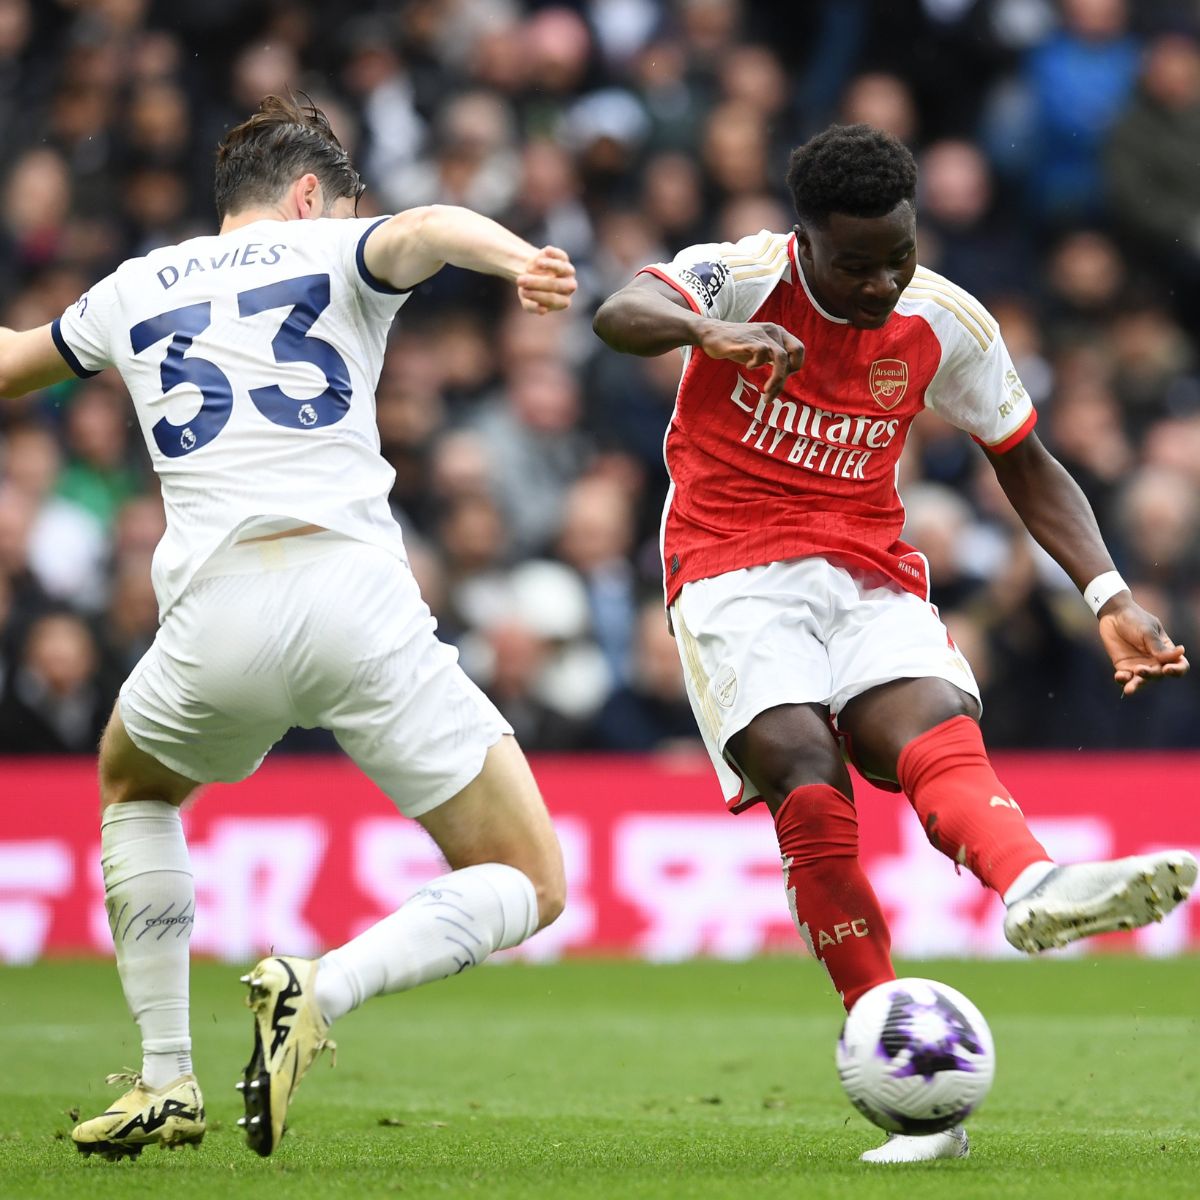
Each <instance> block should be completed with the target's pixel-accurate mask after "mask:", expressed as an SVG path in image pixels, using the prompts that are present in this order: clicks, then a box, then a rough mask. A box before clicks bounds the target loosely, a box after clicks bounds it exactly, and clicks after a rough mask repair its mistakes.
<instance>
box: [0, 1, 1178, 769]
mask: <svg viewBox="0 0 1200 1200" xmlns="http://www.w3.org/2000/svg"><path fill="white" fill-rule="evenodd" d="M1198 31H1200V4H1197V3H1196V2H1195V0H1187V2H1184V0H1177V2H1171V0H1139V2H1138V3H1136V4H1134V3H1126V2H1125V0H1062V2H1061V3H1054V2H1051V0H808V2H804V0H796V2H793V3H789V4H787V5H776V4H767V3H748V2H745V3H738V2H737V0H662V2H656V0H592V2H586V0H580V2H578V3H552V4H538V3H517V2H515V0H411V2H408V3H400V2H392V3H384V2H379V0H376V2H372V0H340V3H338V4H336V5H334V4H328V3H321V2H318V0H158V2H153V0H0V323H2V324H4V325H8V326H12V327H16V328H27V327H30V326H33V325H36V324H39V323H42V322H45V321H48V320H51V319H53V318H54V317H56V316H58V315H59V314H60V313H61V312H62V310H63V309H64V308H65V307H66V306H67V305H68V304H70V303H71V302H73V301H74V300H75V299H76V298H77V296H78V295H79V294H80V293H81V292H83V291H85V290H86V289H87V287H88V286H89V284H90V283H91V282H92V281H93V280H95V279H96V278H98V277H100V276H102V275H103V274H105V273H107V272H108V271H109V270H111V269H112V268H113V267H114V266H115V265H116V264H117V263H118V262H119V261H120V260H121V259H123V258H125V257H127V256H130V255H135V254H139V253H142V252H144V251H147V250H149V249H150V248H152V247H155V246H158V245H160V244H163V243H166V242H173V241H177V240H179V239H181V238H186V237H188V236H191V235H193V234H198V233H206V232H211V231H212V230H213V229H214V227H215V214H214V212H213V209H212V201H211V187H210V175H211V163H212V154H213V149H214V147H215V144H216V142H217V141H218V139H219V138H220V137H221V135H222V132H223V130H225V129H226V128H227V127H228V126H230V125H231V124H234V123H236V122H238V121H240V120H242V119H243V118H244V117H245V116H247V115H248V114H249V113H250V112H251V111H253V109H254V108H255V106H256V105H257V102H258V100H259V98H260V97H261V96H262V95H264V94H265V93H268V92H279V91H282V90H284V89H285V88H288V87H292V88H298V89H304V90H305V91H306V92H308V94H309V95H311V96H312V98H313V100H314V101H315V102H316V103H317V104H319V105H320V106H322V107H323V108H324V109H325V110H326V111H327V112H328V113H329V115H330V117H331V119H332V121H333V123H334V126H335V128H336V130H337V131H338V133H339V136H340V137H341V139H342V140H343V142H344V143H345V144H346V145H347V147H348V148H350V149H351V151H352V153H353V154H354V156H355V158H356V160H357V162H358V164H359V166H360V168H361V170H362V172H363V175H364V178H365V179H366V180H367V182H368V185H369V190H368V192H367V194H366V196H365V197H364V199H363V202H362V204H361V205H360V212H361V213H362V214H364V215H367V214H370V213H374V212H380V213H386V212H392V211H395V210H398V209H402V208H405V207H408V206H411V205H416V204H424V203H428V202H433V201H438V202H445V203H454V204H464V205H468V206H470V207H472V208H474V209H477V210H479V211H482V212H484V213H487V214H488V215H490V216H493V217H495V218H497V219H498V220H500V221H503V222H505V223H506V224H508V225H510V226H511V227H513V228H515V229H516V230H518V231H519V232H521V233H522V234H523V235H525V236H526V237H528V238H529V239H531V240H532V241H534V242H536V243H545V242H552V243H554V244H557V245H559V246H562V247H564V248H565V249H567V250H568V251H569V252H570V254H571V255H572V257H573V258H574V259H575V261H576V263H577V265H578V268H579V273H580V279H581V289H580V293H579V296H578V298H577V300H578V302H577V304H576V306H575V309H574V310H573V313H572V314H571V315H570V317H569V318H568V319H554V320H538V319H536V318H528V317H525V316H523V315H522V314H521V313H520V312H519V311H517V310H516V309H515V308H514V305H513V303H512V298H511V296H509V295H508V293H507V289H506V288H505V287H504V286H502V285H500V284H498V283H497V284H493V283H492V282H491V281H486V280H483V281H481V280H479V279H478V278H476V277H470V276H467V275H464V274H462V273H458V272H454V271H446V272H443V273H442V274H441V275H439V276H437V277H436V278H435V279H434V280H432V281H430V282H429V283H427V284H425V285H423V286H422V287H420V288H419V289H418V291H417V294H416V295H415V296H414V297H413V299H412V300H411V301H410V302H409V303H408V305H407V306H406V307H405V308H404V309H403V310H402V312H401V314H400V318H399V320H398V322H397V324H396V327H395V329H394V333H393V336H392V340H391V343H390V347H389V351H388V356H387V361H386V363H385V366H384V370H383V376H382V379H381V381H380V385H379V395H378V404H379V424H380V430H381V434H382V441H383V452H384V454H385V455H386V457H387V458H388V460H389V461H390V462H391V463H392V465H393V466H394V467H395V469H396V485H395V488H394V491H393V493H392V504H393V507H394V510H395V513H396V516H397V518H398V520H399V521H400V523H401V524H402V526H403V527H404V532H405V537H406V539H407V542H408V546H409V549H410V553H411V556H412V561H413V565H414V568H415V570H416V572H417V575H418V577H419V579H420V582H421V585H422V588H423V590H424V593H425V596H426V598H427V599H428V601H429V603H430V605H431V606H432V608H433V610H434V612H435V614H436V615H437V617H438V620H439V623H440V627H441V632H442V636H443V637H444V638H446V639H447V640H450V641H453V642H454V643H456V644H457V645H458V646H459V648H460V650H461V652H462V658H463V662H464V664H465V665H466V667H467V669H468V671H469V672H470V673H471V674H472V675H473V676H474V677H475V679H476V680H477V681H478V682H479V683H480V684H481V686H482V687H483V688H484V689H485V690H486V691H487V692H488V693H489V695H491V696H492V698H493V699H494V700H495V701H496V703H497V704H498V705H499V707H500V708H501V710H502V711H503V712H504V713H505V715H506V716H507V717H508V719H509V720H510V721H511V722H512V724H513V725H514V727H515V728H516V731H517V733H518V735H519V737H520V739H521V741H522V743H523V745H524V746H525V747H526V748H527V749H529V750H531V751H581V750H589V751H602V750H624V751H640V752H654V751H675V750H679V749H681V748H683V749H689V748H690V749H694V748H695V747H696V746H697V745H698V743H696V742H695V740H694V731H693V724H692V718H691V715H690V713H689V711H688V707H687V703H686V700H685V697H684V693H683V685H682V680H681V677H680V671H679V663H678V659H677V657H676V654H675V650H674V646H673V643H672V642H671V640H670V637H669V635H668V634H667V631H666V627H665V623H664V620H663V616H662V609H661V576H660V567H659V561H658V545H657V530H658V522H659V516H660V512H661V507H662V501H663V496H664V492H665V488H666V476H665V472H664V468H663V464H662V439H663V434H664V431H665V427H666V424H667V420H668V418H669V415H670V411H671V406H672V403H673V399H674V392H675V387H676V384H677V381H678V375H679V366H680V363H679V358H678V356H677V355H674V354H670V355H667V356H664V357H663V358H661V359H652V360H644V361H643V360H634V359H630V358H624V357H620V356H617V355H615V354H612V353H611V352H609V351H607V350H606V349H605V348H604V347H603V346H601V344H600V343H599V342H598V341H597V340H596V339H595V338H594V337H593V335H592V334H591V330H590V318H591V314H592V312H593V311H594V309H595V307H596V305H597V304H598V303H599V302H600V301H601V300H602V299H603V298H604V297H605V296H606V295H607V294H608V293H609V292H611V291H613V290H615V289H616V288H618V287H619V286H621V285H622V284H624V283H625V282H626V281H627V280H628V279H629V278H630V277H631V276H632V274H633V273H634V272H635V271H636V270H637V269H638V268H639V267H640V266H642V265H643V264H645V263H648V262H653V261H658V260H662V259H665V258H669V257H670V256H672V255H673V254H674V253H675V252H676V251H677V250H678V249H680V248H681V247H682V246H685V245H687V244H689V243H692V242H698V241H707V240H714V239H729V240H733V239H737V238H739V237H742V236H744V235H746V234H748V233H753V232H757V231H758V230H759V229H762V228H769V229H774V230H784V229H787V228H789V227H790V226H791V224H792V223H793V220H794V217H793V214H792V213H791V212H790V211H789V208H788V203H787V196H786V193H785V191H784V189H783V186H782V177H783V173H784V168H785V163H786V158H787V155H788V152H789V150H790V149H791V148H792V147H793V146H794V145H796V144H797V143H799V142H800V141H803V140H804V139H806V138H807V137H809V136H810V135H811V134H813V133H815V132H817V131H819V130H820V129H821V128H823V127H824V126H825V125H827V124H828V123H829V122H831V121H842V122H851V121H868V122H870V123H872V124H875V125H878V126H881V127H883V128H885V129H888V130H890V131H891V132H892V133H894V134H896V135H897V136H898V137H900V138H902V139H903V140H904V141H905V142H907V143H908V144H909V145H910V146H911V147H912V149H913V151H914V153H915V154H916V155H917V158H918V162H919V165H920V170H921V176H920V196H919V217H920V222H919V223H920V248H921V257H922V259H923V261H924V263H925V264H926V265H928V266H930V267H932V268H934V269H935V270H938V271H941V272H943V273H945V274H947V275H949V276H950V277H951V278H952V279H954V280H955V281H956V282H957V283H959V284H960V285H962V286H963V287H965V288H967V289H968V290H970V291H972V292H974V293H975V294H976V295H977V296H978V297H979V298H980V299H981V300H983V301H984V302H985V303H986V304H987V305H988V306H989V307H990V308H991V310H992V311H993V312H994V314H995V315H996V317H997V319H998V320H999V322H1000V325H1001V327H1002V330H1003V334H1004V336H1005V338H1006V340H1007V342H1008V345H1009V348H1010V350H1011V352H1012V355H1013V358H1014V360H1015V361H1016V363H1017V367H1018V370H1019V371H1020V373H1021V376H1022V378H1023V381H1024V383H1025V385H1026V387H1027V388H1028V390H1029V391H1030V393H1031V394H1032V395H1033V397H1034V399H1035V402H1036V404H1037V407H1038V410H1039V413H1040V418H1041V419H1040V423H1039V426H1038V430H1039V433H1040V434H1041V436H1042V437H1043V438H1044V439H1045V440H1046V441H1047V442H1048V443H1049V444H1050V446H1051V447H1052V448H1053V450H1054V451H1055V453H1057V454H1058V455H1059V457H1060V458H1061V459H1062V460H1063V462H1064V463H1065V464H1066V465H1067V466H1068V468H1069V469H1070V470H1071V472H1072V473H1073V475H1074V476H1075V478H1076V479H1077V480H1078V481H1079V482H1080V484H1081V485H1082V487H1083V489H1084V490H1085V492H1086V493H1087V495H1088V497H1089V499H1090V500H1091V502H1092V504H1093V506H1094V508H1095V510H1096V513H1097V515H1098V517H1099V520H1100V523H1101V526H1102V528H1103V530H1104V532H1105V534H1106V537H1107V538H1108V541H1109V545H1110V546H1111V548H1112V550H1113V553H1114V555H1115V557H1116V559H1117V562H1118V566H1119V567H1120V569H1121V570H1122V572H1123V573H1124V575H1125V577H1126V578H1127V579H1128V580H1129V581H1130V583H1131V584H1132V585H1133V586H1134V590H1135V593H1136V594H1137V595H1138V598H1139V599H1140V600H1141V602H1142V603H1143V604H1145V605H1146V606H1147V607H1149V608H1150V609H1151V610H1153V611H1155V612H1157V613H1158V614H1159V615H1160V616H1161V617H1162V619H1163V621H1164V623H1165V624H1166V626H1167V628H1168V630H1169V631H1170V632H1171V634H1172V635H1173V636H1174V638H1175V639H1176V640H1177V641H1181V642H1183V643H1185V644H1187V645H1188V646H1189V647H1192V648H1193V650H1194V654H1193V657H1195V656H1196V655H1197V654H1200V639H1197V636H1196V635H1197V628H1198V626H1200V360H1198V351H1200V42H1198V40H1197V34H1198ZM902 475H903V478H902V483H903V496H904V500H905V504H906V506H907V512H908V528H907V531H906V533H905V537H906V538H907V539H908V540H910V541H912V542H914V543H915V544H916V545H918V546H919V547H921V548H922V549H923V550H924V551H925V552H926V554H927V555H928V557H929V559H930V562H931V565H932V569H933V580H934V594H933V598H934V601H935V602H936V603H937V604H938V605H939V607H940V609H941V612H942V615H943V617H944V618H945V620H946V622H947V624H948V626H949V627H950V629H951V631H952V633H953V635H954V637H955V638H956V640H957V641H958V642H959V644H960V645H961V646H962V648H963V650H964V652H965V653H966V654H967V656H968V657H969V658H970V660H971V662H972V663H973V665H974V668H975V671H976V674H977V675H978V677H979V681H980V683H981V685H982V689H983V695H984V701H985V713H984V718H983V724H984V728H985V733H986V736H987V738H988V740H989V742H990V743H991V744H992V745H993V746H995V747H1009V748H1025V749H1028V748H1052V747H1054V748H1069V749H1072V750H1074V749H1076V748H1081V747H1082V748H1095V747H1104V748H1109V749H1113V748H1151V747H1153V748H1168V747H1176V748H1196V747H1200V671H1196V672H1194V673H1193V675H1192V676H1191V677H1189V678H1188V679H1186V680H1184V681H1182V682H1179V683H1172V684H1170V685H1169V686H1163V687H1161V688H1156V689H1151V690H1148V691H1147V692H1146V693H1145V694H1144V695H1141V696H1139V697H1137V699H1136V700H1134V701H1130V702H1126V703H1118V702H1117V694H1116V691H1115V689H1114V687H1113V686H1112V685H1111V683H1110V670H1109V667H1108V664H1107V660H1106V658H1105V657H1104V655H1103V653H1102V651H1101V649H1100V646H1099V642H1098V640H1097V638H1096V634H1095V621H1094V619H1093V617H1092V615H1091V613H1090V612H1089V611H1088V609H1087V608H1086V607H1085V606H1084V604H1083V603H1082V601H1081V599H1080V598H1079V596H1078V594H1077V593H1076V591H1075V589H1074V588H1073V587H1072V586H1071V584H1070V583H1069V581H1068V580H1066V578H1065V577H1064V576H1063V575H1062V574H1061V572H1060V571H1058V569H1057V568H1056V567H1055V566H1054V565H1053V564H1052V563H1051V562H1049V561H1048V560H1047V558H1046V557H1045V556H1044V555H1043V554H1042V553H1041V552H1040V551H1039V550H1037V548H1036V547H1034V546H1033V545H1032V544H1031V542H1030V540H1029V539H1028V537H1027V536H1026V535H1025V534H1024V532H1023V531H1022V530H1021V528H1020V527H1019V525H1018V524H1017V523H1016V521H1015V518H1014V516H1013V514H1012V512H1011V510H1010V508H1009V507H1008V505H1007V503H1006V502H1005V500H1004V498H1003V496H1002V494H1001V493H1000V492H999V489H998V487H997V485H996V483H995V481H994V478H993V477H992V475H991V472H990V470H989V469H988V468H987V465H986V463H985V461H984V460H983V458H982V455H981V454H980V453H979V452H978V451H977V450H976V449H975V448H974V447H973V446H972V444H971V443H970V441H969V439H967V438H966V437H965V435H962V434H959V433H958V432H957V431H955V430H953V429H951V428H949V427H946V426H944V425H942V424H940V423H939V422H938V421H937V419H935V418H934V417H932V416H931V415H930V414H925V415H924V416H923V417H922V418H921V419H919V420H918V422H917V424H916V426H915V428H914V433H913V436H912V438H911V441H910V445H909V448H908V451H907V453H906V458H905V461H904V464H903V473H902ZM162 528H163V515H162V507H161V504H160V502H159V499H158V497H157V495H156V490H155V484H154V478H153V475H152V473H151V472H150V471H149V469H148V463H147V457H146V455H145V453H144V451H143V448H142V445H141V440H140V437H139V435H138V432H137V430H136V427H135V426H134V424H133V420H132V412H131V408H130V404H129V400H128V396H127V395H126V393H125V391H124V388H123V386H122V385H121V382H120V380H119V379H118V378H117V377H116V376H115V374H113V373H111V372H109V373H106V374H104V375H101V376H99V377H97V378H95V379H92V380H88V381H78V382H71V383H69V384H65V385H62V386H60V387H56V388H52V389H47V390H45V391H43V392H40V393H37V394H34V395H31V396H29V397H27V398H25V399H22V400H17V401H0V752H8V753H12V754H68V753H87V752H91V751H92V750H93V749H94V746H95V743H96V739H97V736H98V734H99V731H100V729H101V727H102V724H103V722H104V720H105V718H106V715H107V712H108V710H109V708H110V707H111V704H112V701H113V699H114V697H115V694H116V690H117V688H118V686H119V685H120V683H121V681H122V680H123V678H124V677H125V675H126V674H127V673H128V671H129V670H130V668H131V667H132V665H133V664H134V663H135V662H136V661H137V660H138V658H139V657H140V655H141V654H142V653H143V651H144V650H145V649H146V647H147V646H148V645H149V643H150V641H151V640H152V638H153V636H154V632H155V627H156V611H155V602H154V596H153V593H152V591H151V588H150V577H149V561H150V555H151V553H152V551H153V548H154V546H155V543H156V542H157V540H158V538H159V536H160V534H161V532H162ZM330 746H331V742H330V741H329V740H327V739H326V738H325V736H324V735H323V734H319V733H303V732H299V731H297V732H294V733H293V734H292V735H289V737H288V738H287V739H286V740H285V743H284V745H283V747H282V748H283V749H284V750H290V751H293V752H297V753H302V752H309V751H318V750H324V749H328V748H329V747H330Z"/></svg>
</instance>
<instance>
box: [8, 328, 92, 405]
mask: <svg viewBox="0 0 1200 1200" xmlns="http://www.w3.org/2000/svg"><path fill="white" fill-rule="evenodd" d="M51 328H52V327H51V326H50V325H39V326H38V327H37V328H36V329H26V330H24V331H22V332H18V331H17V330H15V329H4V328H0V396H3V397H4V399H6V400H8V399H12V398H13V397H16V396H24V395H25V393H26V392H33V391H36V390H37V389H38V388H44V387H49V386H50V385H51V384H52V383H61V382H62V381H63V380H64V379H72V378H74V375H75V373H74V371H72V370H71V368H70V367H69V366H68V365H67V360H66V359H65V358H64V357H63V355H62V352H61V351H60V350H59V348H58V347H57V346H56V345H55V343H54V336H53V334H52V333H51Z"/></svg>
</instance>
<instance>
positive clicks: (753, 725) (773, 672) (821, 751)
mask: <svg viewBox="0 0 1200 1200" xmlns="http://www.w3.org/2000/svg"><path fill="white" fill-rule="evenodd" d="M826 576H827V569H826V564H824V563H822V562H820V560H815V559H814V560H802V561H798V562H791V563H772V564H769V565H767V566H763V567H755V568H752V569H750V570H747V571H735V572H732V573H730V574H729V575H723V576H718V577H716V578H714V579H706V580H702V581H700V582H699V583H689V584H687V585H686V586H685V587H684V589H683V592H682V594H681V595H680V597H679V598H678V600H677V601H676V603H675V605H674V606H673V607H672V610H671V612H672V620H673V626H674V632H675V638H676V644H677V646H678V649H679V655H680V660H681V662H682V664H683V669H684V681H685V683H686V686H687V692H688V699H689V700H690V702H691V706H692V711H693V713H694V714H695V717H696V723H697V725H698V726H699V728H700V733H701V736H702V737H703V738H704V743H705V746H706V747H707V749H708V752H709V755H710V757H711V758H712V761H713V766H714V768H715V769H716V772H717V775H718V778H719V779H720V780H721V784H722V788H723V790H724V792H725V797H726V801H727V802H728V803H729V805H730V807H731V808H732V809H733V811H735V812H737V811H740V810H741V808H743V807H745V806H746V804H747V803H753V802H754V799H755V798H758V797H761V798H762V799H764V800H765V801H766V803H767V805H768V807H769V808H770V809H771V813H772V815H773V816H774V818H775V829H776V835H777V837H778V840H779V847H780V853H781V855H782V859H783V863H784V871H785V889H786V894H787V899H788V904H789V906H790V908H791V911H792V918H793V920H794V921H795V924H796V928H797V931H798V932H799V933H800V936H801V937H802V938H803V939H804V940H805V942H806V943H807V945H808V947H809V949H810V951H811V952H812V954H813V955H814V956H815V957H816V958H817V960H818V961H819V962H821V963H823V964H824V966H825V968H826V969H827V970H828V971H829V974H830V976H831V978H832V979H833V983H834V986H835V987H836V988H837V990H838V992H839V994H840V995H841V996H842V999H843V1001H844V1002H845V1003H846V1004H847V1005H850V1004H853V1003H854V1001H855V1000H856V999H857V998H858V996H860V995H861V994H862V993H863V992H864V991H866V990H868V989H869V988H871V987H873V986H874V985H875V984H876V983H883V982H884V981H886V980H888V979H892V978H894V972H893V971H892V966H891V961H890V959H889V957H888V944H889V937H888V931H887V926H886V924H885V922H884V919H883V914H882V912H881V911H880V909H879V904H878V902H877V901H876V898H875V894H874V892H873V891H872V889H871V885H870V884H869V883H868V881H867V879H866V876H865V875H864V874H863V872H862V868H861V867H860V866H859V863H858V823H857V816H856V814H855V810H854V803H853V800H852V792H851V786H850V777H849V775H848V773H847V771H846V767H845V764H844V763H843V761H842V756H841V751H840V748H839V747H838V744H837V741H836V739H835V738H834V736H833V733H832V731H831V730H830V727H829V720H828V709H827V708H826V707H825V702H826V701H827V699H828V696H829V693H830V673H829V662H828V656H827V654H826V649H825V646H824V642H823V627H824V623H825V621H826V620H827V618H828V613H829V609H830V597H829V593H828V588H827V586H826V583H827V579H826Z"/></svg>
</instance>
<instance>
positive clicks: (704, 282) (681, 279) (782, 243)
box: [639, 230, 791, 321]
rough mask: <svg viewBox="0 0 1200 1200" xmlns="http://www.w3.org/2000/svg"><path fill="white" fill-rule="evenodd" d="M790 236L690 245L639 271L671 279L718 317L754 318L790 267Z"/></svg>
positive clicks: (697, 308)
mask: <svg viewBox="0 0 1200 1200" xmlns="http://www.w3.org/2000/svg"><path fill="white" fill-rule="evenodd" d="M790 266H791V263H790V258H789V253H788V235H786V234H778V233H768V232H767V231H766V230H763V231H762V232H761V233H757V234H754V235H753V236H752V237H745V238H742V240H741V241H740V242H708V243H702V244H700V245H698V246H688V247H687V249H685V250H681V251H680V252H679V253H678V254H677V255H675V257H674V258H673V259H672V260H671V261H670V262H664V263H652V264H651V265H650V266H648V267H643V268H642V271H641V272H639V274H641V273H644V274H647V275H653V276H655V277H656V278H658V279H661V280H662V281H663V282H664V283H667V284H670V286H671V287H673V288H674V289H675V290H676V291H677V292H678V293H679V294H680V295H681V296H682V297H683V298H684V299H685V300H686V301H687V302H688V304H690V305H691V306H692V308H693V309H694V310H695V311H696V312H698V313H700V314H702V315H703V316H706V317H712V318H714V319H715V320H718V321H748V320H750V318H751V317H752V316H754V314H755V313H756V312H757V311H758V310H759V309H760V308H761V307H762V305H763V302H764V301H765V300H766V299H767V297H768V296H769V295H770V294H771V293H772V292H773V291H774V290H775V286H776V284H778V283H779V280H780V279H781V278H782V277H783V275H784V273H785V272H786V271H787V270H789V269H790Z"/></svg>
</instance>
